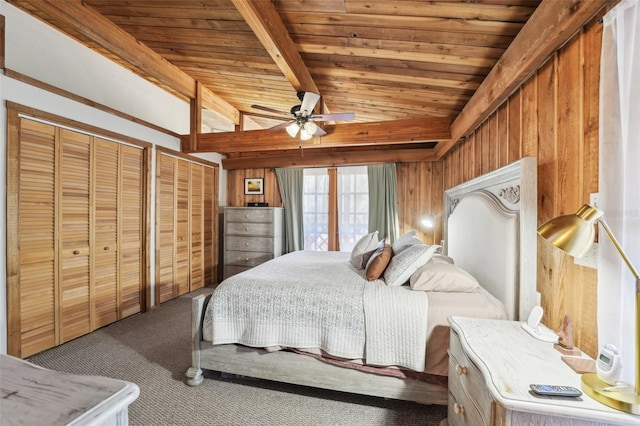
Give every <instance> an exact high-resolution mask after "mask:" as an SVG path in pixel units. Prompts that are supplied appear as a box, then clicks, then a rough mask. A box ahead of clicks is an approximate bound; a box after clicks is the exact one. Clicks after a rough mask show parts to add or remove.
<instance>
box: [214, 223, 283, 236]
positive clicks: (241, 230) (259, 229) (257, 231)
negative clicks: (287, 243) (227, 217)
mask: <svg viewBox="0 0 640 426" xmlns="http://www.w3.org/2000/svg"><path fill="white" fill-rule="evenodd" d="M225 227H226V228H225V230H224V233H225V235H258V236H262V237H273V236H274V235H273V225H271V224H270V223H240V222H227V223H225Z"/></svg>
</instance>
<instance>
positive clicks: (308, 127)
mask: <svg viewBox="0 0 640 426" xmlns="http://www.w3.org/2000/svg"><path fill="white" fill-rule="evenodd" d="M304 131H305V132H307V133H308V134H310V135H315V134H316V132H317V131H318V125H317V124H316V123H314V122H312V121H307V122H306V123H304Z"/></svg>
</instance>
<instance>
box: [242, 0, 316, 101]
mask: <svg viewBox="0 0 640 426" xmlns="http://www.w3.org/2000/svg"><path fill="white" fill-rule="evenodd" d="M232 2H233V5H234V6H235V7H236V9H238V12H240V14H241V15H242V17H243V18H244V20H245V21H246V22H247V24H248V25H249V27H250V28H251V29H252V30H253V32H254V33H255V35H256V36H257V37H258V39H259V40H260V42H261V43H262V45H263V46H264V48H265V49H266V50H267V52H269V55H271V58H273V61H274V62H275V63H276V64H277V65H278V67H279V68H280V70H281V71H282V73H283V74H284V75H285V77H286V78H287V80H289V82H290V83H291V85H292V86H293V87H294V89H295V90H296V91H302V92H314V93H320V91H319V90H318V87H317V86H316V83H315V82H314V81H313V78H312V77H311V73H310V72H309V70H308V69H307V67H306V65H305V64H304V61H303V60H302V57H301V56H300V53H298V49H297V47H296V45H295V43H294V42H293V40H292V39H291V36H290V35H289V32H288V31H287V28H286V27H285V25H284V23H283V22H282V19H281V18H280V15H278V11H277V10H276V9H275V7H274V6H273V3H272V2H270V1H264V0H232Z"/></svg>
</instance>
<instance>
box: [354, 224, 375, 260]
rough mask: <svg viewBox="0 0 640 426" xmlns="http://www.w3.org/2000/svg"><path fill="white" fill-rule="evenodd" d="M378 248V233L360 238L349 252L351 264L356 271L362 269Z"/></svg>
mask: <svg viewBox="0 0 640 426" xmlns="http://www.w3.org/2000/svg"><path fill="white" fill-rule="evenodd" d="M377 248H378V231H375V232H372V233H370V234H367V235H365V236H364V237H362V238H360V239H359V240H358V242H357V243H356V245H355V246H353V250H351V264H352V265H353V267H354V268H356V269H364V268H365V266H367V262H368V261H369V258H370V257H371V255H372V254H373V252H374V251H376V249H377Z"/></svg>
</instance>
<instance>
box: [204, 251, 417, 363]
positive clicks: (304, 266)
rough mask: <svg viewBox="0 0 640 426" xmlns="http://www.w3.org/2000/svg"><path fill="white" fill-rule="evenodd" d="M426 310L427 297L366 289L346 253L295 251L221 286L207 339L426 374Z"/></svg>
mask: <svg viewBox="0 0 640 426" xmlns="http://www.w3.org/2000/svg"><path fill="white" fill-rule="evenodd" d="M427 306H428V303H427V299H426V295H425V294H424V293H423V292H414V291H411V290H410V289H408V288H407V287H402V288H399V287H388V286H386V285H385V284H384V282H383V281H372V282H367V281H366V279H365V278H364V274H363V271H359V270H356V269H355V268H353V266H352V265H351V263H350V262H349V253H341V252H310V251H297V252H293V253H289V254H287V255H284V256H281V257H278V258H276V259H274V260H273V261H270V262H267V263H263V264H262V265H259V266H257V267H255V268H252V269H250V270H248V271H245V272H243V273H241V274H238V275H234V276H232V277H230V278H228V279H227V280H225V281H224V282H223V283H222V284H220V286H219V287H218V288H217V289H216V291H215V292H214V294H213V297H212V298H211V301H210V302H209V305H208V307H207V310H206V313H205V320H204V324H203V333H204V337H205V340H210V341H211V342H212V343H213V344H227V343H239V344H243V345H246V346H253V347H270V346H282V347H292V348H299V349H309V348H320V349H322V350H324V351H325V352H327V353H328V354H331V355H333V356H337V357H342V358H347V359H366V362H367V363H369V364H374V365H398V366H402V367H407V368H411V369H413V370H416V371H423V369H424V361H425V358H424V357H425V347H426V333H427V330H426V329H427Z"/></svg>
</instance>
